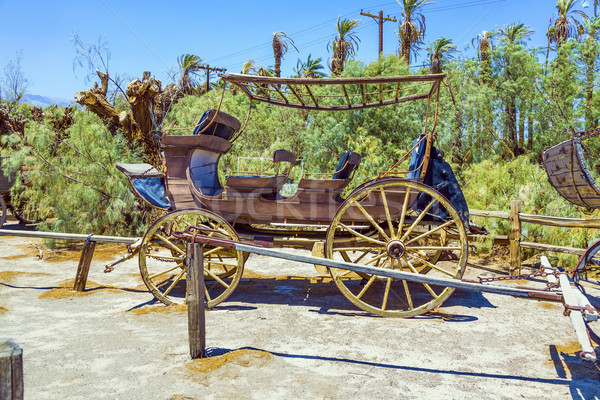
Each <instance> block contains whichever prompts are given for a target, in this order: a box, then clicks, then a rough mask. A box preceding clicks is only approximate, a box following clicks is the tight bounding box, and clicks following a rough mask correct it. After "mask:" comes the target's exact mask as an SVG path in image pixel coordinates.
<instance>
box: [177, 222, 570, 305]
mask: <svg viewBox="0 0 600 400" xmlns="http://www.w3.org/2000/svg"><path fill="white" fill-rule="evenodd" d="M189 228H192V229H193V227H188V229H189ZM173 235H174V236H177V237H180V238H182V239H186V240H189V241H193V242H196V243H202V244H208V245H213V246H222V247H226V248H230V249H235V250H238V251H243V252H247V253H253V254H259V255H263V256H268V257H275V258H280V259H283V260H289V261H297V262H301V263H307V264H317V265H322V266H325V267H329V268H339V269H345V270H349V271H354V272H362V273H365V274H369V275H378V276H382V277H386V278H394V279H400V280H406V281H409V282H417V283H426V284H430V285H436V286H444V287H452V288H456V289H463V290H469V291H475V292H487V293H496V294H503V295H509V296H515V297H526V298H537V299H546V300H555V301H560V294H559V293H556V292H547V291H543V290H534V289H521V288H512V287H508V286H501V285H489V284H488V285H484V284H481V283H475V282H470V281H466V280H459V279H448V278H441V277H433V276H428V275H425V274H415V273H412V272H404V271H400V270H393V269H386V268H379V267H371V266H367V265H362V264H354V263H351V262H346V261H339V260H332V259H328V258H321V257H314V256H309V255H304V254H293V253H288V252H285V251H282V250H278V249H270V248H265V247H261V246H256V245H251V244H246V243H242V242H237V241H234V240H229V239H220V238H214V237H207V236H203V235H200V234H192V233H189V231H188V232H185V233H183V232H175V233H173Z"/></svg>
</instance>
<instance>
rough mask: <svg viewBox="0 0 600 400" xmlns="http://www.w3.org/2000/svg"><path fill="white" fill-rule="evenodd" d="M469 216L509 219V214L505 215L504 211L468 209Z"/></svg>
mask: <svg viewBox="0 0 600 400" xmlns="http://www.w3.org/2000/svg"><path fill="white" fill-rule="evenodd" d="M469 215H472V216H474V217H484V218H502V219H510V213H507V212H506V211H484V210H475V209H470V210H469Z"/></svg>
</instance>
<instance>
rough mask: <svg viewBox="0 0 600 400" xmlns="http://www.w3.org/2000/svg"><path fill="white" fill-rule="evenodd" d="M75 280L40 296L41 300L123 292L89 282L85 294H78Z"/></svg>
mask: <svg viewBox="0 0 600 400" xmlns="http://www.w3.org/2000/svg"><path fill="white" fill-rule="evenodd" d="M74 284H75V279H69V280H66V281H63V282H61V283H60V284H59V287H56V288H52V289H50V290H47V291H45V292H44V293H42V294H40V295H39V296H38V297H39V298H40V299H64V298H68V297H73V296H87V295H90V294H92V293H97V292H100V291H102V292H121V291H123V289H121V288H116V287H113V286H101V285H99V284H97V283H95V282H92V281H87V283H86V285H85V290H84V291H83V292H77V291H75V290H73V285H74Z"/></svg>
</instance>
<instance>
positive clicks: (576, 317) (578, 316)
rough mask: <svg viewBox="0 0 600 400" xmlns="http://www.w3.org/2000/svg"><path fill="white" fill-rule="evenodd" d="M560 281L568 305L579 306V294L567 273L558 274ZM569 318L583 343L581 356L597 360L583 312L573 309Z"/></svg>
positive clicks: (580, 341) (580, 342) (593, 360)
mask: <svg viewBox="0 0 600 400" xmlns="http://www.w3.org/2000/svg"><path fill="white" fill-rule="evenodd" d="M558 281H559V283H560V289H561V291H562V293H563V298H564V302H565V307H566V306H577V305H578V302H577V296H576V294H575V291H576V290H577V289H574V288H573V287H572V286H571V282H569V278H568V277H567V276H566V275H565V274H561V275H559V276H558ZM569 318H570V319H571V325H572V326H573V330H574V331H575V336H577V341H579V344H580V345H581V357H582V358H584V359H586V360H588V361H592V362H595V361H596V353H595V351H594V346H592V343H591V341H590V337H589V335H588V332H587V327H586V326H585V322H584V319H583V313H582V312H581V311H577V310H571V312H570V313H569Z"/></svg>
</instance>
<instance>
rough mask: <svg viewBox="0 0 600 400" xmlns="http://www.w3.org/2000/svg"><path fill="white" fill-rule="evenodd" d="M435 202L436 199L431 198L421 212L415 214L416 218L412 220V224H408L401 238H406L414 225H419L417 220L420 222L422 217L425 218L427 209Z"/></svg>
mask: <svg viewBox="0 0 600 400" xmlns="http://www.w3.org/2000/svg"><path fill="white" fill-rule="evenodd" d="M436 202H437V200H435V199H433V200H431V201H430V202H429V204H427V206H426V207H425V208H424V209H423V211H421V213H419V215H418V216H417V219H415V222H413V223H412V225H411V226H409V227H408V229H407V230H406V231H405V232H404V235H402V238H401V240H406V238H407V237H408V235H410V234H411V233H412V231H413V230H414V229H415V227H416V226H417V225H419V222H421V221H422V220H423V218H425V215H427V211H429V210H430V209H431V207H433V205H434V204H435V203H436Z"/></svg>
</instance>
